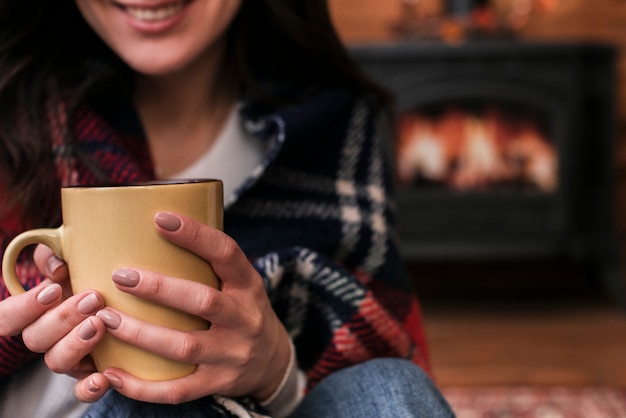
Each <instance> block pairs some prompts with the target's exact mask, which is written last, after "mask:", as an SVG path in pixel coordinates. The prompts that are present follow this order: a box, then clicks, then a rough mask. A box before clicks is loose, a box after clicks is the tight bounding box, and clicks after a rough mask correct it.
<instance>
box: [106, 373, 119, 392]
mask: <svg viewBox="0 0 626 418" xmlns="http://www.w3.org/2000/svg"><path fill="white" fill-rule="evenodd" d="M104 376H105V377H106V378H107V379H109V383H110V384H111V386H112V387H114V388H115V389H121V388H122V379H120V378H119V377H117V376H116V375H114V374H111V373H104Z"/></svg>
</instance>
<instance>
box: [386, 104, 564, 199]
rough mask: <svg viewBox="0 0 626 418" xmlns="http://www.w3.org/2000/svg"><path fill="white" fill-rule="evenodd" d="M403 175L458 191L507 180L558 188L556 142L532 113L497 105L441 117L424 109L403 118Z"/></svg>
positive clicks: (400, 160) (399, 159)
mask: <svg viewBox="0 0 626 418" xmlns="http://www.w3.org/2000/svg"><path fill="white" fill-rule="evenodd" d="M399 135H400V138H399V143H398V149H397V170H398V177H399V179H400V181H401V182H402V183H403V184H412V183H414V182H415V181H417V180H426V181H429V182H434V183H440V184H445V185H447V186H449V187H452V188H454V189H459V190H472V189H473V190H485V189H488V188H489V187H492V186H497V185H499V184H507V183H515V184H517V183H523V184H530V185H532V186H533V187H535V188H536V189H537V190H539V191H542V192H552V191H554V190H555V189H556V187H557V180H558V178H557V163H558V162H557V155H556V150H555V149H554V146H553V145H552V144H551V143H550V141H549V140H548V138H546V136H545V135H544V134H543V133H542V132H541V129H539V127H538V123H537V121H534V120H533V119H532V118H530V117H522V116H511V115H506V114H504V113H503V112H501V111H500V110H499V109H498V108H497V107H491V108H488V109H486V110H485V111H484V112H481V114H475V113H473V112H468V111H464V110H461V109H455V108H450V109H447V110H446V111H444V112H443V113H442V114H440V115H437V116H432V115H427V114H425V113H420V112H419V111H415V112H409V113H406V114H404V115H402V116H401V117H400V118H399Z"/></svg>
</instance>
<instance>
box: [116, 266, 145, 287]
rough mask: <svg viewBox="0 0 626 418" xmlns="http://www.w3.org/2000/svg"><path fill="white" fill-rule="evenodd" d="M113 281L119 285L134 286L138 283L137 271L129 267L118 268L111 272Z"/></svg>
mask: <svg viewBox="0 0 626 418" xmlns="http://www.w3.org/2000/svg"><path fill="white" fill-rule="evenodd" d="M113 281H114V282H115V283H117V284H119V285H120V286H126V287H135V286H137V283H139V273H137V272H136V271H135V270H131V269H119V270H115V271H114V272H113Z"/></svg>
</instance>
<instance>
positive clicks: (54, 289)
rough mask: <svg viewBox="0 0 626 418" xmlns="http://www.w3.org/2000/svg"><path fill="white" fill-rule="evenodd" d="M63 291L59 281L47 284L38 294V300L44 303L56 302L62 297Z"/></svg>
mask: <svg viewBox="0 0 626 418" xmlns="http://www.w3.org/2000/svg"><path fill="white" fill-rule="evenodd" d="M61 293H62V290H61V286H60V285H59V284H57V283H53V284H51V285H49V286H46V287H45V288H44V289H43V290H42V291H41V292H39V294H38V295H37V302H39V303H41V304H42V305H50V304H51V303H52V302H55V301H56V300H57V299H59V298H60V297H61Z"/></svg>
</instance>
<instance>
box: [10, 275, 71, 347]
mask: <svg viewBox="0 0 626 418" xmlns="http://www.w3.org/2000/svg"><path fill="white" fill-rule="evenodd" d="M62 293H63V290H62V289H61V286H60V285H58V284H56V283H51V282H50V281H48V280H46V281H44V282H43V283H42V284H40V285H39V286H36V287H34V288H32V289H30V290H28V291H27V292H25V293H23V294H21V295H17V296H11V297H9V298H7V299H5V300H3V301H2V302H0V318H2V321H0V335H3V336H10V335H16V334H19V333H20V332H22V330H23V329H24V328H26V327H27V326H28V325H29V324H31V323H32V322H33V321H35V320H36V319H37V318H39V317H40V316H41V315H43V314H44V313H45V312H46V311H47V310H48V309H50V308H52V307H53V306H55V304H57V303H58V302H59V301H60V300H61V296H62Z"/></svg>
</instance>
